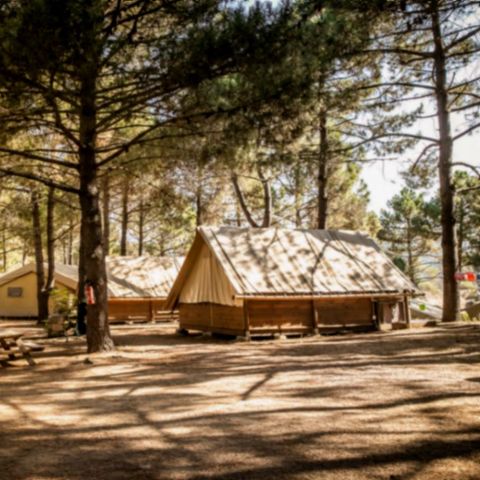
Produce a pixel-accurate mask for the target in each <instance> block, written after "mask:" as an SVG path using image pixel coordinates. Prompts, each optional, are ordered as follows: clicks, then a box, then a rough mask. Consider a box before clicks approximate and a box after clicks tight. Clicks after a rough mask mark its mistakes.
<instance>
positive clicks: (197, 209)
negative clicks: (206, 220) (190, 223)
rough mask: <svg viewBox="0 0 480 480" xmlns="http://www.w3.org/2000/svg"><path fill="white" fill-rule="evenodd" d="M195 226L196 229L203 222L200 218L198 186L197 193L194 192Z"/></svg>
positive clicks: (200, 207)
mask: <svg viewBox="0 0 480 480" xmlns="http://www.w3.org/2000/svg"><path fill="white" fill-rule="evenodd" d="M195 213H196V215H195V224H196V226H197V227H199V226H200V225H201V224H202V222H203V218H202V187H201V185H199V186H198V187H197V192H196V195H195Z"/></svg>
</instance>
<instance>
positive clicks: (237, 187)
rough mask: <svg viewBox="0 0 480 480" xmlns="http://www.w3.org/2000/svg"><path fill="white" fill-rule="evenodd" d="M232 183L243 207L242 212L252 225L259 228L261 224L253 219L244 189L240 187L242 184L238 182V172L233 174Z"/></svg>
mask: <svg viewBox="0 0 480 480" xmlns="http://www.w3.org/2000/svg"><path fill="white" fill-rule="evenodd" d="M232 183H233V189H234V191H235V194H236V196H237V199H238V203H239V204H240V208H241V209H242V212H243V214H244V215H245V218H246V219H247V222H248V223H249V224H250V226H251V227H253V228H259V227H260V225H258V223H257V222H256V221H255V220H254V219H253V217H252V215H251V213H250V211H249V210H248V207H247V202H246V201H245V197H244V196H243V192H242V189H241V188H240V185H239V183H238V176H237V174H236V173H234V174H233V175H232Z"/></svg>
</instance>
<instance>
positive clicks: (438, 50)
mask: <svg viewBox="0 0 480 480" xmlns="http://www.w3.org/2000/svg"><path fill="white" fill-rule="evenodd" d="M430 5H431V19H432V33H433V41H434V56H433V62H434V77H435V99H436V104H437V119H438V127H439V135H440V145H439V149H440V151H439V159H438V171H439V179H440V203H441V224H442V267H443V315H442V321H444V322H453V321H455V320H456V319H457V318H458V317H459V297H458V285H457V282H456V280H455V272H456V268H457V259H456V252H455V244H456V242H455V215H454V188H453V184H452V178H451V176H452V166H451V163H452V152H453V140H452V134H451V127H450V113H449V108H448V93H447V88H448V84H447V68H446V53H445V50H444V46H443V41H442V31H441V27H440V16H439V5H438V1H437V0H431V2H430Z"/></svg>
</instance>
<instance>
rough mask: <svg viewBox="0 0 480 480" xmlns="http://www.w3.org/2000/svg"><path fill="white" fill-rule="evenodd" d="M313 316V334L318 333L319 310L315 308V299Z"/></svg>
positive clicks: (313, 301)
mask: <svg viewBox="0 0 480 480" xmlns="http://www.w3.org/2000/svg"><path fill="white" fill-rule="evenodd" d="M312 318H313V334H314V335H318V334H319V333H320V332H319V330H318V323H319V322H318V310H317V309H316V308H315V300H312Z"/></svg>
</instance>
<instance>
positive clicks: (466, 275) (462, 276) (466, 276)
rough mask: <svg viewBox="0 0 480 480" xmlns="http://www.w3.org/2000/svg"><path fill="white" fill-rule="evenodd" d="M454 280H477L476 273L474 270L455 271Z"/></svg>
mask: <svg viewBox="0 0 480 480" xmlns="http://www.w3.org/2000/svg"><path fill="white" fill-rule="evenodd" d="M455 280H457V281H458V282H475V281H476V280H477V274H476V273H475V272H463V273H462V272H457V273H456V274H455Z"/></svg>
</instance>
